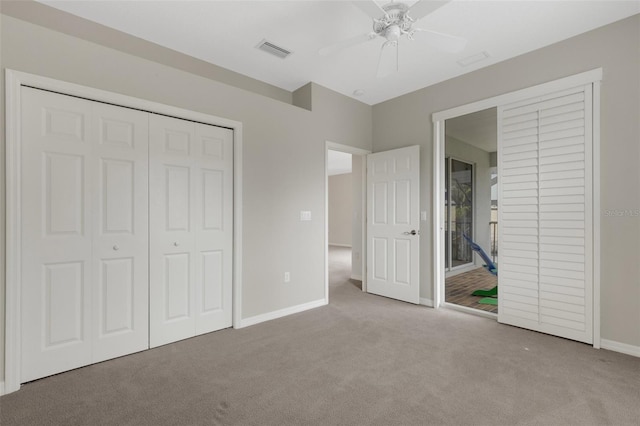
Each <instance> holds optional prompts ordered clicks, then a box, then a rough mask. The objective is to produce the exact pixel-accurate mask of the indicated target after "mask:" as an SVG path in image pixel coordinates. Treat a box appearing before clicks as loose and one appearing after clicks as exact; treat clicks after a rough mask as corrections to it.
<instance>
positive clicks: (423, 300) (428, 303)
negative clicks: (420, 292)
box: [420, 297, 433, 308]
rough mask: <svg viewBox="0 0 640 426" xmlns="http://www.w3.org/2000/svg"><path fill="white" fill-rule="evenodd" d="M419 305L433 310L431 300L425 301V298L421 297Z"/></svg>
mask: <svg viewBox="0 0 640 426" xmlns="http://www.w3.org/2000/svg"><path fill="white" fill-rule="evenodd" d="M420 304H421V305H424V306H428V307H430V308H433V300H431V299H427V298H425V297H421V298H420Z"/></svg>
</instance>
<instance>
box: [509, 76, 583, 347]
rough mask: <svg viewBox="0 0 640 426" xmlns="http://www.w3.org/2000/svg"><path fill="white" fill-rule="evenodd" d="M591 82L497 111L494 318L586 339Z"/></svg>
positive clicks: (572, 337)
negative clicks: (497, 251)
mask: <svg viewBox="0 0 640 426" xmlns="http://www.w3.org/2000/svg"><path fill="white" fill-rule="evenodd" d="M592 120H593V112H592V86H591V85H590V84H589V85H585V86H580V87H576V88H574V89H571V90H564V91H561V92H557V93H552V94H549V95H546V96H541V97H538V98H534V99H529V100H527V101H521V102H518V103H515V104H511V105H507V106H503V107H500V108H499V109H498V134H499V136H498V153H499V161H498V176H499V182H500V183H499V186H500V195H499V200H500V206H499V215H500V217H499V224H500V227H499V247H500V258H499V275H498V279H499V287H498V288H499V296H498V297H499V306H500V309H499V314H498V320H499V321H500V322H502V323H507V324H512V325H516V326H519V327H524V328H528V329H532V330H536V331H540V332H544V333H549V334H553V335H557V336H561V337H566V338H569V339H574V340H578V341H581V342H586V343H592V342H593V254H592V253H593V229H592V227H593V219H592V212H593V200H592V187H593V183H592V172H593V158H592V152H593V151H592Z"/></svg>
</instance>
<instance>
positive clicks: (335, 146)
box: [324, 141, 371, 303]
mask: <svg viewBox="0 0 640 426" xmlns="http://www.w3.org/2000/svg"><path fill="white" fill-rule="evenodd" d="M329 150H331V151H340V152H346V153H348V154H351V155H357V156H360V157H362V176H361V179H362V197H361V210H362V214H361V217H362V223H361V224H362V232H361V235H362V241H361V242H360V244H361V250H360V259H361V261H362V272H363V277H361V278H360V279H359V281H362V291H363V292H366V291H367V280H366V275H367V274H366V271H367V216H366V212H367V187H366V185H367V161H366V159H367V154H371V151H369V150H366V149H362V148H356V147H353V146H349V145H343V144H340V143H336V142H331V141H325V147H324V298H325V300H326V302H327V303H329V245H336V246H342V245H340V244H331V243H330V242H329ZM342 247H345V246H342ZM349 247H351V246H349Z"/></svg>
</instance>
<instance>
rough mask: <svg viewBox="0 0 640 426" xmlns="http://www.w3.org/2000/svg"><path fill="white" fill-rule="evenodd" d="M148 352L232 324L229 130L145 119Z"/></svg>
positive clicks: (154, 117) (231, 194) (186, 122)
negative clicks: (148, 231)
mask: <svg viewBox="0 0 640 426" xmlns="http://www.w3.org/2000/svg"><path fill="white" fill-rule="evenodd" d="M150 123H151V126H150V128H151V132H150V139H151V143H150V158H151V160H150V182H151V188H152V189H151V192H150V227H151V235H150V305H151V308H150V309H151V311H150V346H151V347H156V346H159V345H163V344H166V343H170V342H174V341H177V340H180V339H184V338H188V337H192V336H195V335H197V334H201V333H206V332H209V331H214V330H219V329H221V328H226V327H229V326H231V323H232V318H231V313H232V309H231V301H232V295H231V291H232V238H233V223H232V214H233V209H232V204H233V178H232V173H233V131H232V130H229V129H224V128H220V127H213V126H206V125H203V124H198V123H194V122H190V121H185V120H179V119H176V118H171V117H164V116H160V115H155V114H154V115H152V116H151V118H150Z"/></svg>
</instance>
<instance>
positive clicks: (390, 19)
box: [318, 0, 467, 77]
mask: <svg viewBox="0 0 640 426" xmlns="http://www.w3.org/2000/svg"><path fill="white" fill-rule="evenodd" d="M449 1H451V0H418V1H417V2H415V3H414V4H413V5H412V6H411V7H409V6H407V5H406V4H405V3H402V2H396V1H393V0H392V1H391V2H390V3H387V4H385V5H383V6H380V5H379V4H378V3H377V2H376V1H374V0H367V1H352V3H353V5H354V6H356V7H357V8H358V9H360V10H362V11H363V12H364V13H366V14H367V15H369V16H370V17H371V18H372V19H373V31H372V32H369V33H366V34H362V35H359V36H356V37H352V38H349V39H346V40H342V41H339V42H337V43H334V44H331V45H329V46H326V47H323V48H322V49H320V50H319V51H318V53H319V54H320V55H323V56H327V55H331V54H333V53H337V52H339V51H341V50H343V49H346V48H349V47H351V46H355V45H357V44H360V43H364V42H367V41H371V40H374V39H377V38H378V37H382V38H384V39H385V42H384V43H383V44H382V46H381V48H380V58H379V60H378V71H377V76H378V77H384V76H387V75H389V74H391V73H394V72H397V71H398V45H399V43H400V40H401V39H402V38H403V37H405V36H406V38H407V39H408V40H415V39H420V40H422V41H424V42H425V43H428V44H429V45H431V46H432V47H435V48H436V49H440V50H442V51H445V52H451V53H456V52H459V51H461V50H462V49H464V46H465V45H466V44H467V40H465V39H464V38H461V37H456V36H452V35H448V34H443V33H440V32H437V31H432V30H427V29H422V28H417V27H414V23H415V22H416V21H418V20H420V19H422V18H424V17H425V16H427V15H428V14H430V13H432V12H433V11H435V10H436V9H438V8H440V7H441V6H443V5H445V4H446V3H448V2H449Z"/></svg>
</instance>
